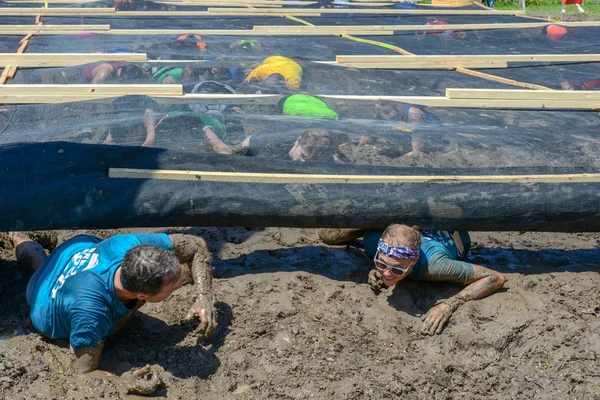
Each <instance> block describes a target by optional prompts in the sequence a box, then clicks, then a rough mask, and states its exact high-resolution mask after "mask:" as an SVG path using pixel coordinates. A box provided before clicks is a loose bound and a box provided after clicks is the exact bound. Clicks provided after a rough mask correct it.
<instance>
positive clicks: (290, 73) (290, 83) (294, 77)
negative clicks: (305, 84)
mask: <svg viewBox="0 0 600 400" xmlns="http://www.w3.org/2000/svg"><path fill="white" fill-rule="evenodd" d="M302 74H303V70H302V67H301V66H300V64H298V63H297V62H296V61H294V60H292V59H290V58H287V57H283V56H271V57H267V58H265V59H264V60H263V62H262V63H261V64H260V65H259V66H257V67H256V68H254V69H253V70H252V71H250V73H249V74H248V75H247V76H246V79H244V82H246V83H256V84H257V85H258V86H261V87H267V88H268V89H271V90H277V89H289V90H298V89H300V86H301V84H302Z"/></svg>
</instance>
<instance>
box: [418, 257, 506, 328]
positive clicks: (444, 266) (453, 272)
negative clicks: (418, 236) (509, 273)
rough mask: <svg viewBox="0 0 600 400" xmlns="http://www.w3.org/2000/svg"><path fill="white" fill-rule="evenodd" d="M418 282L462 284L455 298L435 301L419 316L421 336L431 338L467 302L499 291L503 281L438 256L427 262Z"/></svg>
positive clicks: (488, 271) (496, 275)
mask: <svg viewBox="0 0 600 400" xmlns="http://www.w3.org/2000/svg"><path fill="white" fill-rule="evenodd" d="M419 280H424V281H435V282H448V283H456V284H459V285H466V287H465V288H464V289H463V290H461V291H460V292H459V293H457V294H456V295H454V296H452V297H450V298H448V299H445V300H441V301H438V302H437V303H436V304H434V305H433V306H432V307H431V308H430V309H429V311H428V312H427V314H425V316H424V317H423V328H422V331H421V332H422V333H423V334H428V335H433V334H439V333H441V332H442V330H443V329H444V327H445V326H446V324H447V323H448V320H449V319H450V317H451V316H452V314H453V313H454V311H456V310H457V309H458V307H460V306H462V305H463V304H465V303H466V302H467V301H471V300H479V299H482V298H484V297H486V296H489V295H490V294H492V293H494V292H495V291H497V290H499V289H501V288H502V287H503V286H504V283H505V282H506V278H504V276H503V275H501V274H500V273H498V272H496V271H493V270H491V269H488V268H485V267H482V266H481V265H477V264H471V263H467V262H464V261H458V260H453V259H451V258H449V257H448V256H446V255H440V256H439V257H436V258H434V259H432V260H429V266H428V268H427V271H426V272H425V273H424V274H423V275H422V276H420V277H419Z"/></svg>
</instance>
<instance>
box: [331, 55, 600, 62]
mask: <svg viewBox="0 0 600 400" xmlns="http://www.w3.org/2000/svg"><path fill="white" fill-rule="evenodd" d="M335 59H336V61H337V62H339V63H363V62H364V63H385V64H387V63H394V62H396V63H399V64H401V63H404V62H429V63H432V64H434V63H439V62H441V63H452V62H455V63H464V62H474V61H477V62H480V61H503V62H520V63H525V62H599V61H600V54H494V55H485V54H482V55H458V56H457V55H429V56H419V55H415V56H411V57H404V56H399V55H384V56H375V55H374V56H371V55H338V56H336V57H335Z"/></svg>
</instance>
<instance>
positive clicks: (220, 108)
mask: <svg viewBox="0 0 600 400" xmlns="http://www.w3.org/2000/svg"><path fill="white" fill-rule="evenodd" d="M191 93H195V94H235V93H236V91H235V89H234V88H233V87H231V86H230V85H228V84H226V83H221V82H217V81H202V82H199V83H197V84H195V85H194V87H193V88H192V90H191ZM200 101H201V100H200ZM190 108H191V109H192V111H195V112H199V113H204V114H219V113H227V112H238V113H241V112H242V110H241V109H240V108H239V107H234V106H231V105H228V104H215V103H201V102H198V103H194V104H191V105H190Z"/></svg>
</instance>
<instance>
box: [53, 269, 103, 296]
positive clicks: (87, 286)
mask: <svg viewBox="0 0 600 400" xmlns="http://www.w3.org/2000/svg"><path fill="white" fill-rule="evenodd" d="M109 290H110V289H109V287H108V285H107V283H106V281H105V280H104V279H102V278H101V277H100V276H98V275H96V274H95V273H93V272H92V271H83V272H78V273H77V274H75V275H73V276H71V277H70V278H68V279H67V280H66V281H65V284H64V285H63V287H62V288H61V292H62V293H63V296H67V297H72V298H75V299H77V300H90V301H98V302H105V301H107V302H108V301H110V298H111V294H110V293H109Z"/></svg>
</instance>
